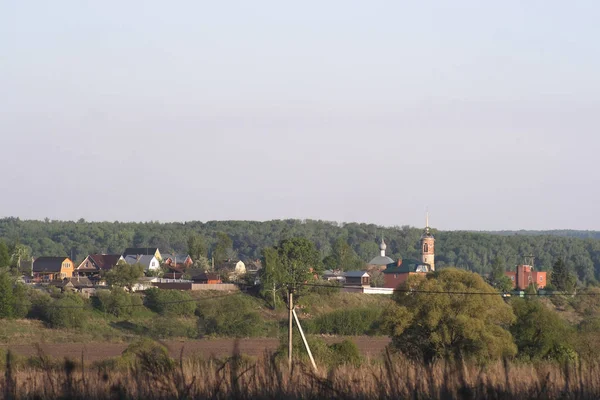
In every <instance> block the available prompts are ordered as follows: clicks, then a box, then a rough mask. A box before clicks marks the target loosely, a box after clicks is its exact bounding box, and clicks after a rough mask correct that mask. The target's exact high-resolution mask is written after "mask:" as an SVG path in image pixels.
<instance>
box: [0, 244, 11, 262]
mask: <svg viewBox="0 0 600 400" xmlns="http://www.w3.org/2000/svg"><path fill="white" fill-rule="evenodd" d="M8 266H10V254H9V252H8V246H7V245H6V243H4V241H3V240H0V268H6V267H8Z"/></svg>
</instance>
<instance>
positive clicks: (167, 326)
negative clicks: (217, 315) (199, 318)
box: [148, 316, 198, 339]
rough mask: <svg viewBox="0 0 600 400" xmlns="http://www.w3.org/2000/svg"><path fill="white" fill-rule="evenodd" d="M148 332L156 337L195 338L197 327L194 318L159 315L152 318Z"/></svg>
mask: <svg viewBox="0 0 600 400" xmlns="http://www.w3.org/2000/svg"><path fill="white" fill-rule="evenodd" d="M148 334H149V335H150V336H152V337H153V338H156V339H166V338H173V337H181V338H190V339H195V338H197V337H198V327H197V326H196V323H195V321H194V320H190V319H187V320H186V319H184V320H181V319H177V318H173V317H163V316H159V317H156V318H154V319H152V321H151V324H150V328H149V332H148Z"/></svg>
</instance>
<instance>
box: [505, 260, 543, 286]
mask: <svg viewBox="0 0 600 400" xmlns="http://www.w3.org/2000/svg"><path fill="white" fill-rule="evenodd" d="M505 274H506V276H508V277H509V278H510V280H511V282H512V284H513V288H515V289H520V290H525V289H527V287H528V286H529V285H531V284H534V283H535V284H536V285H537V287H538V289H543V288H545V287H546V284H547V281H546V272H544V271H534V270H533V267H532V266H531V265H517V270H516V272H513V271H508V272H505Z"/></svg>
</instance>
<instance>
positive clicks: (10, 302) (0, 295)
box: [0, 271, 15, 318]
mask: <svg viewBox="0 0 600 400" xmlns="http://www.w3.org/2000/svg"><path fill="white" fill-rule="evenodd" d="M14 302H15V299H14V296H13V282H12V279H11V277H10V275H8V273H7V272H5V271H3V272H0V318H11V317H12V316H13V313H14Z"/></svg>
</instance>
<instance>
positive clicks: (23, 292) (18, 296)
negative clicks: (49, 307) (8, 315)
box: [13, 283, 32, 318]
mask: <svg viewBox="0 0 600 400" xmlns="http://www.w3.org/2000/svg"><path fill="white" fill-rule="evenodd" d="M29 297H30V294H29V289H28V288H27V286H25V285H24V284H22V283H17V285H16V286H15V287H14V288H13V299H14V301H15V304H14V307H13V316H14V317H15V318H25V317H26V316H27V315H28V314H29V311H30V310H31V306H32V303H31V300H30V299H29Z"/></svg>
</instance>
